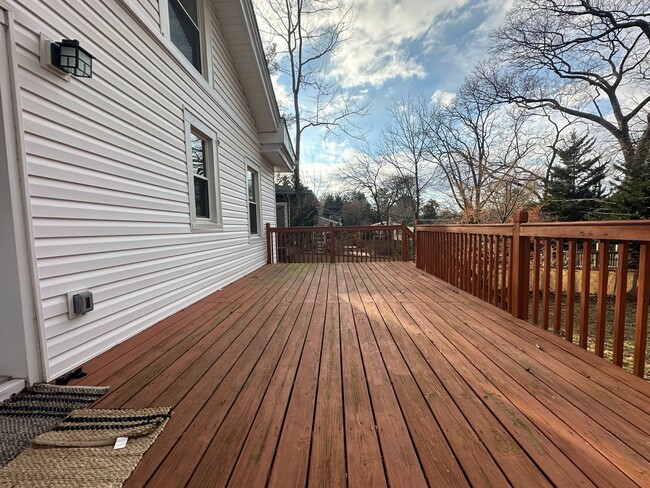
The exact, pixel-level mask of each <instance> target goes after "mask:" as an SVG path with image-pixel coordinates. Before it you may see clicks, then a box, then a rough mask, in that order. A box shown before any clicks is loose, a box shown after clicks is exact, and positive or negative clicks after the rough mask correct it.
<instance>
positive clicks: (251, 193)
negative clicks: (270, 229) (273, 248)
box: [246, 167, 260, 234]
mask: <svg viewBox="0 0 650 488" xmlns="http://www.w3.org/2000/svg"><path fill="white" fill-rule="evenodd" d="M246 186H247V188H248V230H249V232H250V233H251V234H259V225H258V222H259V218H260V215H259V178H258V173H257V171H255V170H254V169H252V168H250V167H248V168H246Z"/></svg>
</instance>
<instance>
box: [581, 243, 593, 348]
mask: <svg viewBox="0 0 650 488" xmlns="http://www.w3.org/2000/svg"><path fill="white" fill-rule="evenodd" d="M590 291H591V239H586V240H584V241H582V289H581V292H580V339H579V345H580V347H582V348H583V349H587V342H588V339H589V300H590V296H589V295H590Z"/></svg>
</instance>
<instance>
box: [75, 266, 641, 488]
mask: <svg viewBox="0 0 650 488" xmlns="http://www.w3.org/2000/svg"><path fill="white" fill-rule="evenodd" d="M84 370H85V371H86V372H87V373H88V376H86V377H85V378H83V380H81V381H80V382H79V383H81V384H86V385H110V386H111V390H110V392H109V393H108V394H107V395H106V396H105V397H104V398H103V399H102V400H100V401H99V402H98V403H97V404H96V407H110V408H115V407H125V408H126V407H146V406H158V405H161V406H162V405H171V406H173V407H174V415H173V417H172V419H171V421H170V422H169V423H168V425H167V427H166V428H165V430H164V432H163V433H162V434H161V435H160V437H158V439H157V440H156V442H155V444H154V445H153V446H152V447H151V448H150V449H149V451H147V453H146V455H145V456H144V458H143V459H142V461H141V462H140V464H139V465H138V468H137V469H136V471H135V472H134V473H133V475H132V476H131V477H130V479H129V480H128V482H127V484H126V486H130V487H139V486H143V485H148V486H164V487H178V486H186V485H188V486H202V487H216V486H224V485H231V486H237V487H253V486H264V485H270V486H278V487H297V486H305V485H310V486H312V485H313V486H328V487H333V486H345V485H346V483H347V484H348V485H349V486H354V487H371V486H372V487H374V486H385V485H391V486H407V487H418V486H426V485H427V484H428V485H430V486H453V487H460V486H468V485H472V486H495V487H497V486H498V487H500V486H508V485H514V486H522V487H534V486H552V485H555V486H593V485H598V486H613V487H616V488H623V487H626V486H635V485H640V486H650V462H649V461H650V436H649V434H650V401H649V400H650V386H649V385H648V384H647V383H646V382H644V381H643V380H641V379H639V378H637V377H634V376H633V375H631V374H629V373H626V372H624V371H623V370H621V369H620V368H617V367H615V366H613V365H611V364H608V363H606V362H605V361H604V360H602V359H600V358H598V357H595V356H594V355H592V354H590V353H588V352H586V351H584V350H582V349H580V348H579V347H577V346H575V345H572V344H568V343H567V342H566V341H564V340H562V339H561V338H559V337H555V336H553V335H552V334H550V333H549V332H544V331H541V330H539V329H536V328H534V327H533V326H531V325H530V324H528V323H525V322H523V321H518V320H516V319H514V318H513V317H512V316H510V315H508V314H507V313H505V312H503V311H501V310H500V309H497V308H495V307H492V306H490V305H487V304H485V303H484V302H481V301H479V300H478V299H476V298H473V297H471V296H469V295H467V294H465V293H463V292H459V291H458V290H457V289H455V288H453V287H451V286H450V285H448V284H446V283H444V282H442V281H440V280H438V279H436V278H434V277H432V276H430V275H427V274H425V273H424V272H422V271H419V270H417V269H416V268H415V267H414V266H413V265H411V264H405V263H364V264H346V263H343V264H337V265H329V264H284V265H269V266H266V267H264V268H262V269H260V270H258V271H256V272H255V273H253V274H251V275H249V276H247V277H245V278H243V279H241V280H239V281H237V282H235V283H233V284H232V285H230V286H228V287H226V288H225V289H223V290H221V291H219V292H217V293H215V294H213V295H211V296H209V297H207V298H205V299H203V300H201V301H200V302H198V303H196V304H194V305H192V306H191V307H188V308H187V309H185V310H183V311H181V312H179V313H177V314H175V315H173V316H172V317H169V318H168V319H166V320H164V321H162V322H161V323H159V324H157V325H156V326H154V327H152V328H150V329H148V330H146V331H145V332H143V333H141V334H139V335H137V336H135V337H133V338H132V339H130V340H128V341H126V342H124V343H123V344H121V345H119V346H117V347H115V348H114V349H112V350H110V351H108V352H106V353H104V354H102V355H101V356H99V357H97V358H96V359H93V360H92V361H89V362H88V363H87V364H85V365H84Z"/></svg>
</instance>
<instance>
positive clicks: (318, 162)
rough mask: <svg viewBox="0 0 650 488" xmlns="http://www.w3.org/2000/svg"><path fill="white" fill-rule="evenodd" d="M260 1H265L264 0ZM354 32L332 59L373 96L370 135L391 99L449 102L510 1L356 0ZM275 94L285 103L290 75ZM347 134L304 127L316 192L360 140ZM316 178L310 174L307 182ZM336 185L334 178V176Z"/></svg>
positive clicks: (340, 75)
mask: <svg viewBox="0 0 650 488" xmlns="http://www.w3.org/2000/svg"><path fill="white" fill-rule="evenodd" d="M260 1H263V0H260ZM352 2H353V31H352V33H351V36H350V37H349V39H347V40H346V41H345V42H344V43H343V44H341V46H340V48H339V49H338V51H337V53H336V56H335V57H333V58H332V59H331V60H330V62H329V65H328V73H329V74H331V76H333V77H336V79H337V81H338V82H339V83H341V85H342V86H343V87H345V88H348V89H351V90H356V91H360V92H362V93H364V94H366V95H367V96H368V97H370V98H371V99H372V108H371V113H370V114H369V115H368V116H366V117H364V118H363V120H361V121H360V125H361V126H362V127H363V129H364V131H365V132H366V137H365V140H368V141H370V142H372V141H373V140H375V138H376V137H377V136H378V134H379V132H380V131H381V128H382V127H383V126H384V125H385V124H386V122H387V118H388V114H387V107H388V106H389V105H390V103H391V101H392V100H394V99H396V98H399V97H402V96H405V95H408V94H414V95H419V94H422V95H424V96H426V97H434V98H438V99H439V100H440V101H442V102H447V101H449V100H450V99H451V98H452V97H453V96H454V93H455V91H456V90H457V89H458V87H459V86H460V85H461V84H462V82H463V79H464V77H465V76H466V75H467V74H468V73H469V72H470V71H471V69H472V67H473V66H474V64H475V63H476V62H477V61H479V60H480V59H481V58H482V57H483V56H484V55H485V54H486V52H487V49H488V47H489V38H488V34H489V32H490V31H491V30H493V29H495V28H498V27H499V26H500V25H501V24H502V23H503V21H504V17H505V13H506V11H507V9H508V7H509V6H510V4H511V1H510V0H352ZM274 82H275V88H276V96H277V98H278V100H279V102H280V104H281V105H282V104H287V103H288V101H289V99H288V93H289V91H288V87H289V86H290V85H289V84H288V83H287V82H288V80H286V79H283V78H282V77H281V76H278V75H276V76H275V77H274ZM359 144H360V141H357V140H354V139H351V138H349V137H345V136H343V137H336V136H331V135H330V136H328V137H327V139H325V140H324V139H323V133H322V132H321V131H318V130H313V131H310V132H309V133H305V136H304V137H303V152H302V155H301V164H302V169H303V172H304V174H305V180H306V183H307V184H309V183H310V182H311V183H312V185H311V186H312V187H315V188H314V190H315V191H316V193H317V194H318V193H322V192H323V191H325V190H329V191H332V185H330V187H329V188H322V187H326V186H327V184H328V182H329V180H330V175H332V174H334V173H336V167H337V166H338V165H339V164H340V163H341V161H342V160H344V159H345V157H346V154H347V155H349V153H350V151H354V150H355V148H357V147H359ZM310 180H311V181H310ZM333 185H334V186H336V182H333Z"/></svg>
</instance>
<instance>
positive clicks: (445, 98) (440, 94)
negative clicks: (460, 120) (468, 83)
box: [431, 90, 456, 107]
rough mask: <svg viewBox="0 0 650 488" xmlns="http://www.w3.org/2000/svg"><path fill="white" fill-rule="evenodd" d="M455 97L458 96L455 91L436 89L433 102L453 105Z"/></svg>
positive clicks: (432, 98)
mask: <svg viewBox="0 0 650 488" xmlns="http://www.w3.org/2000/svg"><path fill="white" fill-rule="evenodd" d="M454 98H456V94H455V93H454V92H448V91H445V90H436V91H435V92H433V95H431V101H432V102H434V103H440V104H441V105H444V106H445V107H446V106H448V105H451V102H453V101H454Z"/></svg>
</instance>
